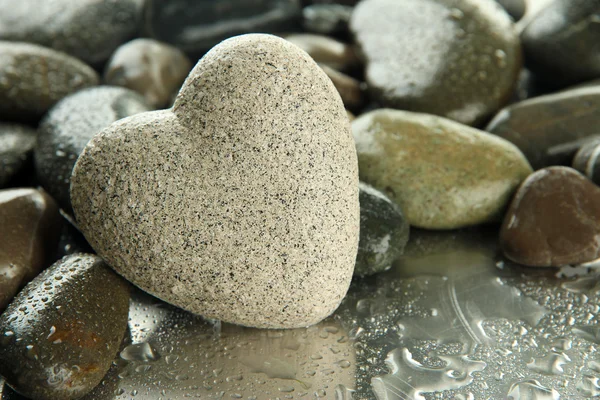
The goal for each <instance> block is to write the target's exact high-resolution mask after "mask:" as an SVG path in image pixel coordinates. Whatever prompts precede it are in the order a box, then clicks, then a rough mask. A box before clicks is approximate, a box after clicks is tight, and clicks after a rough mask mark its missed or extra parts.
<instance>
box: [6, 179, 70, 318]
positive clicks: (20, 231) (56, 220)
mask: <svg viewBox="0 0 600 400" xmlns="http://www.w3.org/2000/svg"><path fill="white" fill-rule="evenodd" d="M0 227H1V229H0V266H1V267H0V311H2V310H4V309H5V308H6V306H7V305H8V303H10V302H11V301H12V299H13V297H14V296H15V295H16V294H17V292H18V291H19V290H20V289H21V288H22V287H23V286H25V284H26V283H27V282H29V281H30V280H32V279H33V278H35V277H36V276H37V275H38V274H39V273H40V272H41V271H42V270H43V269H44V268H47V267H48V266H50V264H51V263H52V261H54V259H55V258H54V256H55V254H56V246H57V244H58V232H59V231H60V230H61V227H62V218H61V216H60V214H59V212H58V206H57V205H56V203H55V202H54V200H52V198H51V197H50V196H48V195H47V194H46V193H44V192H43V191H40V190H36V189H5V190H0Z"/></svg>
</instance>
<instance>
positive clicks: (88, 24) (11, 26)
mask: <svg viewBox="0 0 600 400" xmlns="http://www.w3.org/2000/svg"><path fill="white" fill-rule="evenodd" d="M142 3H143V0H118V1H114V0H77V1H73V0H19V1H14V0H0V10H2V12H1V13H0V40H11V41H23V42H30V43H37V44H39V45H42V46H47V47H51V48H53V49H55V50H59V51H63V52H65V53H68V54H70V55H72V56H74V57H77V58H79V59H81V60H84V61H85V62H88V63H98V62H102V61H106V60H107V59H108V57H109V56H110V54H111V53H112V52H113V51H114V49H116V48H117V47H118V46H119V45H120V44H121V43H123V42H124V41H126V40H128V39H129V38H130V37H132V36H133V35H134V34H135V33H136V32H137V31H138V29H139V20H140V12H141V6H142Z"/></svg>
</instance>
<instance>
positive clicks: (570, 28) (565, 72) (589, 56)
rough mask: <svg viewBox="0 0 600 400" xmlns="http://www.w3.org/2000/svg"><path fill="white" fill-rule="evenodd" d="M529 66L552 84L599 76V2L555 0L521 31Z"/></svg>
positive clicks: (563, 83)
mask: <svg viewBox="0 0 600 400" xmlns="http://www.w3.org/2000/svg"><path fill="white" fill-rule="evenodd" d="M521 40H522V42H523V48H524V51H525V59H526V62H527V66H528V68H530V69H531V70H533V71H535V72H536V73H538V74H540V75H541V76H544V77H545V79H546V80H547V81H548V82H550V83H553V84H554V85H555V86H564V85H565V84H569V83H575V82H581V81H585V80H589V79H594V78H600V2H598V0H554V1H552V2H551V3H549V4H548V5H547V6H546V7H545V8H544V9H542V10H541V11H540V12H539V13H538V14H537V15H535V17H533V19H532V20H531V21H530V22H529V24H528V25H527V26H526V27H525V29H524V30H523V32H522V34H521Z"/></svg>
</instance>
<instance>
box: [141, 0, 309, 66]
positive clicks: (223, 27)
mask: <svg viewBox="0 0 600 400" xmlns="http://www.w3.org/2000/svg"><path fill="white" fill-rule="evenodd" d="M301 13H302V9H301V7H300V1H299V0H270V1H248V0H227V1H218V2H216V1H214V0H170V1H168V2H165V1H163V0H146V8H145V16H144V26H145V31H146V33H147V34H148V35H149V36H150V37H151V38H153V39H156V40H160V41H162V42H166V43H170V44H172V45H174V46H176V47H178V48H180V49H182V50H184V51H186V52H188V53H193V54H202V53H204V52H205V51H206V50H208V49H210V48H211V47H212V46H214V45H216V44H217V43H219V42H220V41H222V40H223V39H227V38H229V37H231V36H234V35H239V34H242V33H250V32H283V31H289V30H290V29H293V27H294V25H295V24H296V22H298V24H299V22H300V19H301Z"/></svg>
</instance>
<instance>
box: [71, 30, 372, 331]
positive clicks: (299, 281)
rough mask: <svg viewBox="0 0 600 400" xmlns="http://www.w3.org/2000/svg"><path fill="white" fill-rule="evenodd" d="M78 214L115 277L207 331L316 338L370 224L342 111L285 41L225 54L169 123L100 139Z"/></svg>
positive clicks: (199, 75) (75, 188)
mask: <svg viewBox="0 0 600 400" xmlns="http://www.w3.org/2000/svg"><path fill="white" fill-rule="evenodd" d="M123 171H126V172H123ZM71 200H72V203H73V209H74V211H75V216H76V221H77V224H78V226H79V228H80V229H81V230H82V232H83V233H84V234H85V237H86V238H87V239H88V241H89V242H90V244H91V245H92V247H93V248H94V249H95V250H96V251H97V252H98V254H99V255H101V256H102V257H103V258H105V259H106V260H107V262H108V263H109V264H110V265H111V266H112V267H113V268H115V269H116V270H117V271H118V272H119V273H120V274H122V275H123V276H124V277H126V278H127V279H128V280H130V281H131V282H133V283H134V284H135V285H137V286H138V287H140V288H142V289H143V290H145V291H147V292H149V293H151V294H153V295H155V296H156V297H159V298H161V299H163V300H165V301H167V302H169V303H171V304H174V305H176V306H179V307H181V308H184V309H186V310H188V311H191V312H193V313H197V314H201V315H204V316H205V317H208V318H213V319H219V320H223V321H225V322H232V323H236V324H241V325H247V326H255V327H266V328H291V327H304V326H308V325H311V324H314V323H316V322H318V321H320V320H322V319H323V318H325V317H326V316H328V315H330V314H331V313H332V312H333V311H334V310H335V309H336V308H337V307H338V305H339V304H340V302H341V300H342V298H343V297H344V295H345V294H346V291H347V290H348V287H349V284H350V280H351V279H352V272H353V269H354V264H355V261H356V251H357V246H358V231H359V223H360V222H359V220H360V215H359V203H358V171H357V161H356V152H355V149H354V143H353V140H352V135H351V132H350V127H349V123H348V118H347V114H346V110H345V109H344V106H343V104H342V101H341V100H340V97H339V95H338V94H337V92H336V89H335V87H334V86H333V84H332V83H331V81H330V80H329V78H327V76H326V75H325V73H324V72H323V71H322V70H321V69H320V68H319V66H318V65H317V64H316V63H315V62H314V61H313V60H312V59H311V58H310V57H309V56H308V55H307V54H306V53H305V52H303V51H302V50H301V49H299V48H298V47H296V46H295V45H293V44H291V43H290V42H288V41H286V40H283V39H280V38H277V37H275V36H271V35H263V34H251V35H243V36H238V37H235V38H232V39H229V40H226V41H224V42H222V43H221V44H219V45H218V46H216V47H215V48H214V49H212V50H211V51H210V52H209V53H207V55H205V56H204V58H202V60H201V61H200V62H199V63H198V64H197V65H196V67H194V69H193V70H192V72H191V73H190V75H189V76H188V78H187V80H186V81H185V83H184V84H183V87H182V89H181V91H180V92H179V94H178V96H177V99H176V101H175V105H174V107H173V109H171V110H162V111H155V112H149V113H142V114H138V115H135V116H133V117H130V118H127V119H124V120H121V121H118V122H116V123H113V124H112V125H111V126H109V127H108V128H107V129H105V130H103V131H102V132H100V133H99V134H98V135H96V136H95V137H94V138H93V139H92V140H91V142H90V143H89V144H88V145H87V147H86V149H85V150H84V151H83V153H82V154H81V156H80V157H79V159H78V161H77V164H76V165H75V168H74V170H73V175H72V178H71ZM159 232H160V233H159ZM323 238H327V240H323ZM323 265H327V266H328V268H322V266H323ZM282 266H285V268H282Z"/></svg>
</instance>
